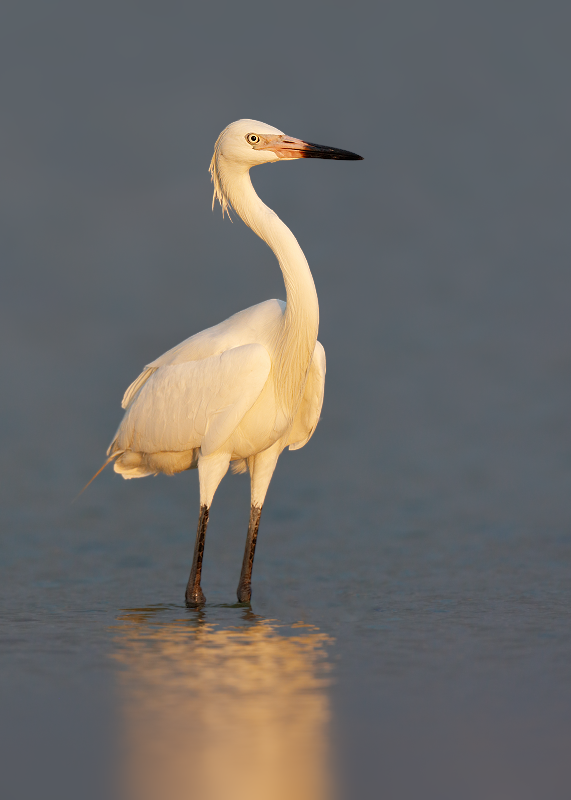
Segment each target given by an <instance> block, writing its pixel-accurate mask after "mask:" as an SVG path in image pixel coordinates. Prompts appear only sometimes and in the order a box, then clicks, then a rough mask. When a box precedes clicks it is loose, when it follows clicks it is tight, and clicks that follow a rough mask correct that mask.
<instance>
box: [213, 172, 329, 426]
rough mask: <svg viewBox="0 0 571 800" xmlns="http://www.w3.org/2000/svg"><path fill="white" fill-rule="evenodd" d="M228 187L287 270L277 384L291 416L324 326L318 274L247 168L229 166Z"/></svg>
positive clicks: (235, 205) (242, 212) (248, 222)
mask: <svg viewBox="0 0 571 800" xmlns="http://www.w3.org/2000/svg"><path fill="white" fill-rule="evenodd" d="M221 177H222V180H223V185H224V192H225V194H226V196H227V198H228V200H229V202H230V203H231V205H232V207H233V208H234V209H235V211H236V213H237V214H239V215H240V217H241V218H242V219H243V220H244V222H245V223H246V225H248V226H249V227H250V228H251V229H252V230H253V231H254V233H256V234H257V235H258V236H259V237H260V238H261V239H263V240H264V241H265V242H266V244H267V245H269V247H270V248H271V249H272V250H273V252H274V254H275V256H276V258H277V260H278V262H279V265H280V267H281V270H282V274H283V279H284V283H285V288H286V293H287V307H286V312H285V315H284V318H283V323H282V328H281V331H280V332H279V336H278V338H277V341H276V342H275V346H276V356H277V363H276V365H275V368H274V372H275V376H276V379H277V380H276V384H277V388H278V390H279V395H280V398H281V400H282V403H283V404H284V406H285V410H286V411H287V412H288V415H289V416H292V418H293V415H294V414H295V412H296V411H297V408H298V407H299V403H300V401H301V397H302V395H303V389H304V387H305V382H306V379H307V373H308V370H309V367H310V364H311V359H312V356H313V351H314V348H315V343H316V341H317V331H318V328H319V304H318V302H317V292H316V290H315V284H314V282H313V277H312V275H311V271H310V269H309V265H308V263H307V259H306V258H305V256H304V254H303V250H302V249H301V247H300V246H299V244H298V242H297V239H296V238H295V236H294V235H293V233H292V232H291V231H290V229H289V228H288V227H287V225H285V224H284V223H283V222H282V221H281V219H280V218H279V217H278V215H277V214H276V213H275V212H274V211H272V209H271V208H269V207H268V206H267V205H265V203H263V202H262V201H261V200H260V198H259V197H258V195H257V194H256V192H255V190H254V187H253V186H252V182H251V180H250V175H249V172H248V171H236V172H234V171H230V170H228V171H226V170H224V175H223V176H221Z"/></svg>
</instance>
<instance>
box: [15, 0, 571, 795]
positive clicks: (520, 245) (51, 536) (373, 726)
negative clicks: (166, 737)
mask: <svg viewBox="0 0 571 800" xmlns="http://www.w3.org/2000/svg"><path fill="white" fill-rule="evenodd" d="M570 25H571V11H569V6H568V4H566V3H563V2H550V1H549V0H547V2H543V3H534V2H525V1H524V2H517V3H516V2H508V0H494V2H492V1H491V0H480V2H477V3H476V2H464V1H463V0H461V1H460V2H444V1H443V0H435V2H429V3H427V2H420V0H405V1H404V2H402V1H401V2H396V1H393V0H391V2H383V3H365V2H359V1H358V2H354V3H350V4H347V3H337V2H328V3H325V2H323V3H318V2H311V0H310V2H303V3H302V2H298V0H281V2H279V1H277V0H274V1H273V2H259V0H254V1H252V0H250V2H246V3H245V2H227V1H226V0H224V1H223V2H216V3H202V4H199V3H196V2H168V1H167V2H162V3H149V2H136V3H135V2H108V0H101V1H100V2H97V3H77V2H71V0H70V1H69V2H62V1H61V0H53V2H50V3H45V2H33V0H27V1H26V2H18V3H16V2H13V0H5V2H4V3H3V7H2V12H1V17H0V40H1V41H0V86H1V96H0V97H1V105H0V108H1V118H2V122H1V134H0V140H1V153H0V164H1V166H0V174H1V180H0V204H1V213H0V225H1V229H2V238H1V242H0V263H1V286H2V288H1V293H0V307H1V312H0V313H1V316H0V325H1V326H2V336H1V347H2V418H1V432H2V441H1V448H0V469H1V481H0V492H1V496H2V532H1V539H0V547H1V559H2V567H3V571H2V578H1V583H0V592H1V608H0V613H1V618H2V639H0V647H1V653H0V658H1V665H2V666H1V670H2V671H1V676H2V698H3V700H2V704H3V705H2V708H3V712H2V716H1V721H0V732H1V733H2V735H3V737H4V739H5V746H4V755H5V756H6V757H7V758H6V760H7V766H6V767H4V768H3V769H4V775H8V776H11V777H10V779H9V785H10V786H11V787H12V788H11V789H10V791H11V792H12V794H11V795H10V798H12V797H14V798H16V797H18V798H20V797H28V796H31V795H32V791H36V790H35V789H34V787H35V785H36V784H35V781H36V782H38V785H42V786H43V791H44V795H43V796H45V797H51V794H49V792H50V791H53V794H54V797H56V796H57V797H58V798H60V800H63V799H64V798H67V797H70V798H71V797H78V796H80V795H79V790H78V787H79V786H81V791H82V792H83V796H84V797H88V796H89V797H90V796H91V795H89V792H90V791H93V793H94V796H98V792H99V791H103V790H102V789H97V788H96V784H97V780H101V774H102V773H104V772H105V770H104V769H102V768H101V765H104V764H105V763H107V762H109V763H111V762H112V761H113V757H114V756H113V734H112V731H113V730H114V714H115V700H114V694H113V692H114V689H113V687H114V673H113V667H112V665H110V661H109V659H108V653H109V652H110V651H111V650H112V648H113V644H112V635H111V634H110V633H109V626H110V625H111V624H112V622H113V621H114V620H115V619H116V617H117V615H118V614H120V612H121V609H123V608H126V607H130V606H137V607H142V606H153V605H158V604H166V605H168V604H174V605H176V604H178V605H180V601H181V597H182V592H183V589H184V583H185V580H186V578H187V572H188V568H189V563H190V557H191V548H192V539H193V536H194V530H195V523H196V515H197V510H198V509H197V499H198V498H197V487H196V483H197V481H196V473H190V474H188V475H186V474H185V475H180V476H178V477H176V478H174V479H168V480H167V479H164V478H162V477H161V478H157V479H147V480H145V481H131V482H124V481H122V480H121V479H120V478H119V477H118V476H116V475H114V474H113V473H112V472H111V471H109V470H108V471H107V472H106V473H104V474H103V475H102V476H101V477H100V478H98V480H97V481H96V482H95V484H93V485H92V486H91V487H90V488H89V490H88V491H87V492H86V493H85V494H84V495H83V496H82V497H81V498H80V499H79V500H78V501H77V502H76V503H75V504H74V505H70V501H71V499H72V498H73V497H74V495H75V494H76V493H77V491H78V490H79V489H80V488H81V487H82V485H83V484H84V483H85V482H86V481H87V480H88V479H89V477H90V476H91V475H92V474H93V472H94V471H95V470H96V469H97V468H98V467H99V465H100V464H101V462H102V460H103V456H104V452H105V449H106V446H107V444H108V442H109V441H110V438H111V436H112V434H113V432H114V429H115V426H116V425H117V424H118V421H119V419H120V407H119V403H120V399H121V396H122V393H123V391H124V389H125V388H126V386H127V385H128V384H129V383H130V382H131V380H132V379H133V378H135V377H136V375H137V374H138V372H139V371H140V368H141V367H142V366H143V365H144V364H145V363H147V362H148V361H150V360H152V359H153V358H155V357H156V356H158V355H159V354H160V353H161V352H163V351H164V350H166V349H168V348H169V347H171V346H172V345H174V344H176V343H177V342H179V341H180V340H182V339H184V338H186V337H187V336H189V335H190V334H192V333H194V332H196V331H198V330H201V329H202V328H204V327H207V326H209V325H211V324H215V323H216V322H218V321H220V320H222V319H225V318H226V317H227V316H229V315H230V314H232V313H234V312H235V311H237V310H240V309H242V308H245V307H247V306H250V305H253V304H254V303H256V302H259V301H261V300H264V299H266V298H269V297H283V296H284V290H283V284H282V280H281V275H280V273H279V270H278V268H277V265H276V263H275V260H274V258H273V256H272V254H271V252H270V251H269V250H268V249H267V247H266V246H265V245H264V244H263V243H262V242H260V241H259V240H258V239H257V238H256V237H255V236H253V235H252V233H251V232H250V231H249V230H248V229H247V228H246V227H245V226H244V225H243V224H242V223H241V222H240V221H239V220H237V221H235V222H234V224H230V223H229V222H227V221H224V222H223V221H222V219H221V217H220V213H219V210H216V211H215V213H214V214H213V213H212V211H211V209H210V201H211V186H210V183H209V176H208V173H207V167H208V163H209V159H210V156H211V153H212V147H213V143H214V141H215V139H216V137H217V135H218V133H219V132H220V130H221V129H222V128H223V127H224V126H225V125H227V124H228V123H229V122H231V121H233V120H234V119H238V118H240V117H251V118H254V119H260V120H263V121H264V122H268V123H269V124H272V125H275V126H277V127H279V128H281V129H282V130H284V131H285V132H287V133H288V134H290V135H293V136H297V137H300V138H305V139H307V140H309V141H312V142H319V143H323V144H326V145H331V146H337V147H342V148H345V149H349V150H353V151H355V152H357V153H360V154H361V155H363V156H364V158H365V160H364V161H363V162H358V163H357V162H347V163H337V162H328V161H305V162H304V161H300V162H295V163H291V164H280V165H279V166H273V167H271V168H270V167H267V168H265V169H257V170H255V171H254V172H253V174H252V177H253V181H254V184H255V186H256V188H257V189H258V191H259V193H260V194H261V196H262V197H263V199H264V200H265V201H266V202H267V203H268V204H269V205H270V206H271V207H273V208H274V209H275V210H276V211H277V213H278V214H279V215H280V216H281V217H282V218H283V219H284V220H285V221H286V223H287V224H288V225H289V226H290V227H291V228H292V230H293V231H294V233H295V235H296V236H297V237H298V240H299V241H300V244H301V245H302V247H303V249H304V251H305V253H306V255H307V258H308V261H309V263H310V265H311V268H312V271H313V274H314V278H315V282H316V285H317V290H318V294H319V298H320V308H321V328H320V337H319V338H320V340H321V341H322V343H323V344H324V346H325V349H326V352H327V358H328V373H327V386H326V398H325V405H324V410H323V416H322V420H321V423H320V426H319V428H318V430H317V432H316V434H315V437H314V438H313V440H312V441H311V443H310V444H309V445H308V446H307V447H306V448H305V449H304V450H302V451H300V452H299V453H291V454H288V453H285V454H284V456H283V458H282V460H281V462H280V464H279V466H278V470H277V472H276V475H275V477H274V481H273V484H272V486H271V488H270V493H269V496H268V501H267V504H266V508H265V511H264V518H263V522H262V529H261V536H260V541H259V549H258V553H257V556H256V568H255V572H254V598H253V606H252V607H253V610H254V611H255V612H256V613H257V614H259V615H260V616H261V617H265V618H273V619H278V620H281V621H283V622H284V624H287V623H290V622H295V621H296V620H304V621H305V622H307V623H308V624H313V625H316V626H318V627H319V629H320V630H321V631H323V632H325V633H327V634H329V635H330V636H332V637H334V638H335V645H334V646H333V649H332V651H331V659H332V662H334V664H335V682H334V684H333V685H332V686H331V687H330V689H329V695H330V701H331V704H332V715H333V716H332V729H331V730H332V732H331V737H332V742H333V743H334V747H336V748H337V752H338V758H337V763H338V764H339V765H340V766H339V773H340V776H339V785H340V786H341V785H343V786H345V787H346V788H345V789H344V790H343V792H344V796H346V797H364V798H365V797H371V798H378V797H386V798H399V799H400V798H406V800H408V798H417V797H423V798H433V797H434V798H448V797H463V798H472V797H475V798H479V797H484V796H487V797H488V798H489V797H492V796H493V797H496V796H497V797H501V798H518V800H525V799H526V798H530V800H532V799H533V800H535V798H537V797H542V798H549V799H550V798H560V797H561V798H563V797H568V791H569V783H570V781H571V767H570V766H569V758H568V753H569V746H570V745H571V702H570V701H571V681H570V678H571V671H570V659H571V636H570V629H569V625H570V622H571V615H570V614H569V603H570V601H571V593H570V579H571V535H570V522H571V432H570V425H569V418H570V408H571V376H570V373H571V314H570V310H569V306H570V291H571V274H570V255H571V232H570V230H571V229H570V225H569V212H570V206H571V202H570V198H571V195H570V181H569V165H570V159H569V153H570V136H571V104H570V103H569V76H570V69H571V48H570V47H569V28H570ZM248 501H249V492H248V485H247V481H246V480H245V479H244V478H238V477H235V478H234V477H230V476H229V477H228V478H227V479H226V480H225V482H224V483H223V485H222V487H221V489H220V490H219V493H218V495H217V497H216V499H215V504H214V506H213V511H212V516H211V527H210V530H209V536H208V540H207V547H206V557H205V573H204V590H205V593H206V595H207V597H208V598H209V600H210V601H211V602H212V603H213V604H216V603H223V602H232V599H233V596H234V589H235V583H236V581H237V577H238V570H239V565H240V560H241V551H242V547H243V542H244V537H245V530H246V525H247V515H248ZM207 611H208V609H207ZM179 613H183V612H182V610H181V611H180V612H179ZM212 613H213V614H214V613H218V614H222V613H223V612H222V611H221V610H220V609H219V610H218V612H215V611H214V610H213V611H212ZM226 613H227V615H228V617H227V618H226V617H224V618H220V620H221V622H220V624H222V625H224V624H228V625H229V624H232V619H231V617H232V614H233V613H234V611H233V610H228V612H224V614H226ZM236 613H238V611H236ZM484 745H485V746H484ZM46 748H47V749H46ZM41 753H44V758H43V760H42V758H41V757H40V754H41ZM64 753H68V754H69V753H72V755H70V756H69V758H67V759H66V758H64V755H63V754H64ZM47 754H49V757H48V755H47ZM71 763H73V764H74V768H73V769H71V768H69V769H66V768H65V765H66V764H67V766H68V767H69V765H70V764H71ZM30 764H35V765H36V766H35V767H34V768H32V767H31V766H30ZM96 775H97V776H98V778H97V779H96V778H95V777H94V776H96ZM481 781H484V783H483V784H481V785H480V782H481ZM26 787H28V788H26ZM486 787H487V788H486ZM46 792H48V793H47V794H46ZM99 796H101V795H99Z"/></svg>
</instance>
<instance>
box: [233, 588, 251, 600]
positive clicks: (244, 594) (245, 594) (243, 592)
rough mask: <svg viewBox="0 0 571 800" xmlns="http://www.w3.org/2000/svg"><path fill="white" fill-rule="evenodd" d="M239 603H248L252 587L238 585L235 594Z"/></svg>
mask: <svg viewBox="0 0 571 800" xmlns="http://www.w3.org/2000/svg"><path fill="white" fill-rule="evenodd" d="M236 594H237V596H238V602H239V603H249V602H250V599H251V597H252V587H251V586H250V584H249V583H248V584H240V585H239V586H238V591H237V592H236Z"/></svg>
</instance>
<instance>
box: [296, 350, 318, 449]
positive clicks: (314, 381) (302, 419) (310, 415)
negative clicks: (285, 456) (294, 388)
mask: <svg viewBox="0 0 571 800" xmlns="http://www.w3.org/2000/svg"><path fill="white" fill-rule="evenodd" d="M324 391H325V350H324V349H323V345H322V344H321V342H316V344H315V350H314V351H313V358H312V361H311V366H310V368H309V374H308V376H307V383H306V384H305V391H304V393H303V399H302V401H301V405H300V407H299V411H298V412H297V414H296V416H295V419H294V421H293V425H292V429H291V431H290V434H289V437H288V444H289V449H290V450H299V449H300V447H303V446H304V444H307V443H308V441H309V440H310V439H311V437H312V436H313V432H314V430H315V429H316V427H317V423H318V422H319V415H320V414H321V408H322V406H323V392H324Z"/></svg>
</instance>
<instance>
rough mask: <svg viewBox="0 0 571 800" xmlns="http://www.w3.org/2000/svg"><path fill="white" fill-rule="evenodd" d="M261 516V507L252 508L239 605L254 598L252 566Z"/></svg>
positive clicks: (239, 587) (239, 592)
mask: <svg viewBox="0 0 571 800" xmlns="http://www.w3.org/2000/svg"><path fill="white" fill-rule="evenodd" d="M261 516H262V507H261V506H252V507H251V508H250V524H249V526H248V536H247V538H246V549H245V550H244V561H243V562H242V572H241V574H240V583H239V584H238V602H239V603H248V602H249V601H250V597H251V596H252V566H253V564H254V553H255V552H256V541H257V539H258V528H259V527H260V517H261Z"/></svg>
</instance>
